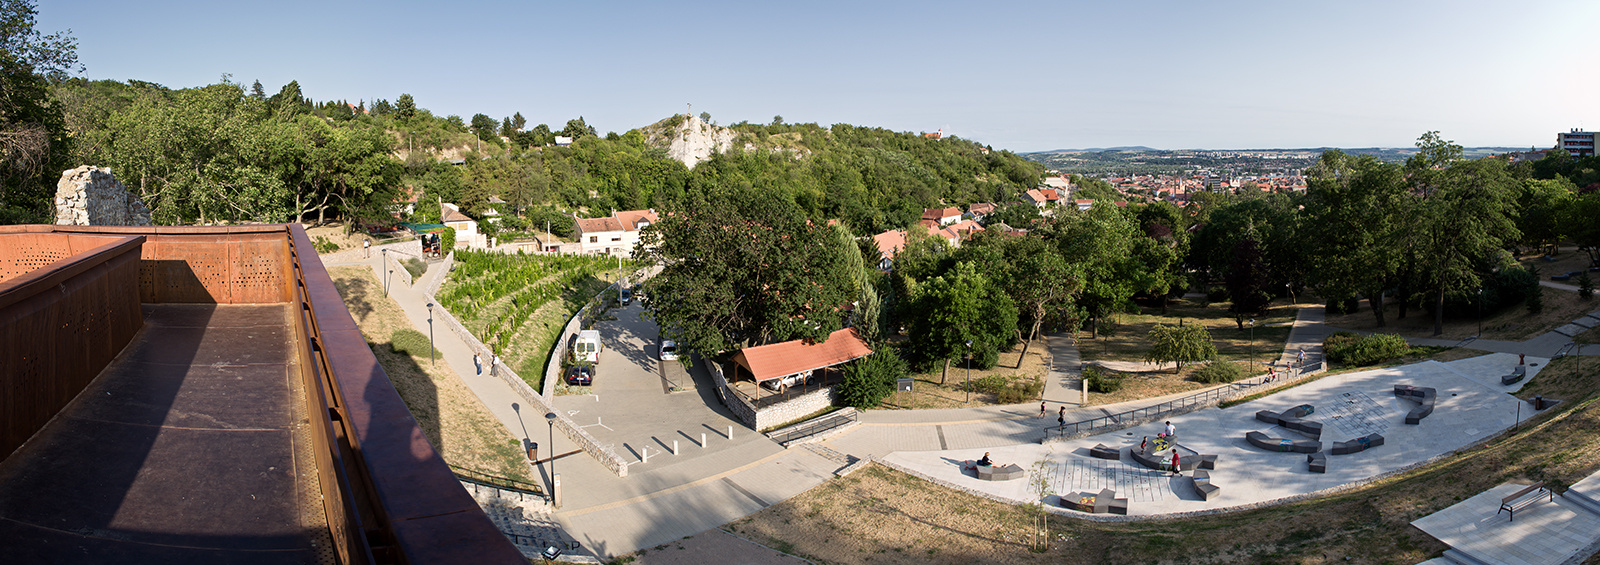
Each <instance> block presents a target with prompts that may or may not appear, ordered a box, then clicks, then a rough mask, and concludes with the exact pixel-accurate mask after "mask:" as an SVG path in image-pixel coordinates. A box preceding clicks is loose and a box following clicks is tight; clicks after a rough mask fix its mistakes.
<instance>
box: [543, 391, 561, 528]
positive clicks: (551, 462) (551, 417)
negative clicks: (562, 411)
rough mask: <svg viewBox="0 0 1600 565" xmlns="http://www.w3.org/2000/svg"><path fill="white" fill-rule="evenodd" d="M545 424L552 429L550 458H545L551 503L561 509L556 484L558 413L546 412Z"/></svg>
mask: <svg viewBox="0 0 1600 565" xmlns="http://www.w3.org/2000/svg"><path fill="white" fill-rule="evenodd" d="M544 422H545V424H548V425H549V428H550V456H549V457H547V458H545V465H546V467H547V468H548V469H549V471H550V503H551V504H555V505H556V506H558V507H559V506H561V505H560V504H557V503H556V482H555V481H556V413H555V412H545V413H544Z"/></svg>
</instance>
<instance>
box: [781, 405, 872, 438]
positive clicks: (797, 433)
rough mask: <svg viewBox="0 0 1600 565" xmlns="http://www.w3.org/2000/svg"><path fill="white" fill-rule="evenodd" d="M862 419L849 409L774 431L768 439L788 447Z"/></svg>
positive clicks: (858, 414)
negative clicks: (791, 443) (790, 444)
mask: <svg viewBox="0 0 1600 565" xmlns="http://www.w3.org/2000/svg"><path fill="white" fill-rule="evenodd" d="M860 419H861V414H860V413H859V412H856V411H855V410H853V409H848V408H847V409H844V410H840V411H838V412H834V413H832V414H828V415H826V416H823V417H821V418H816V419H814V420H811V421H808V422H802V423H800V424H795V425H793V426H789V427H787V428H784V429H781V430H777V431H774V432H772V433H769V434H767V437H768V438H770V439H772V441H775V442H778V444H780V445H788V444H789V443H790V442H794V441H798V440H802V439H805V438H808V437H811V436H814V435H818V434H824V433H827V432H829V431H832V430H836V429H839V428H842V427H844V426H847V425H850V424H853V423H856V422H857V421H860Z"/></svg>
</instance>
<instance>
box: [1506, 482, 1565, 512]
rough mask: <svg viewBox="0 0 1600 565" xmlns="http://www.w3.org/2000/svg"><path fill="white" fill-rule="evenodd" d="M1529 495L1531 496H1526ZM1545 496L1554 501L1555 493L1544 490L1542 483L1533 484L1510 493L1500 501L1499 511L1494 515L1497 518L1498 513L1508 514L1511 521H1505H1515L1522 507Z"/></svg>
mask: <svg viewBox="0 0 1600 565" xmlns="http://www.w3.org/2000/svg"><path fill="white" fill-rule="evenodd" d="M1530 494H1531V495H1533V496H1528V495H1530ZM1545 496H1548V497H1549V498H1550V502H1555V501H1556V493H1555V492H1554V491H1551V490H1550V489H1547V488H1544V481H1539V482H1537V483H1533V484H1531V485H1528V486H1527V487H1525V488H1523V489H1522V490H1519V491H1517V492H1514V493H1511V495H1510V496H1507V497H1505V498H1502V499H1500V510H1499V511H1497V512H1495V513H1494V515H1496V516H1499V515H1500V512H1510V513H1511V519H1510V520H1507V521H1514V520H1516V519H1517V511H1518V510H1521V509H1522V508H1523V507H1524V506H1527V505H1529V504H1533V503H1535V502H1538V501H1539V498H1540V497H1545Z"/></svg>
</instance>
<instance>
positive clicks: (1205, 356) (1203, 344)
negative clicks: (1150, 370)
mask: <svg viewBox="0 0 1600 565" xmlns="http://www.w3.org/2000/svg"><path fill="white" fill-rule="evenodd" d="M1149 339H1150V343H1151V346H1150V351H1148V352H1145V354H1144V361H1145V362H1146V363H1151V364H1157V365H1159V364H1162V363H1176V364H1177V367H1176V368H1175V369H1174V370H1173V372H1174V373H1176V372H1179V371H1182V370H1183V364H1184V363H1186V362H1188V363H1194V362H1199V361H1209V360H1212V359H1216V358H1217V348H1216V346H1215V345H1212V344H1211V333H1210V332H1207V331H1206V329H1205V328H1204V327H1201V326H1200V325H1198V324H1196V325H1184V323H1183V322H1182V321H1181V320H1180V321H1179V322H1178V325H1176V326H1169V325H1166V324H1156V327H1155V328H1154V329H1151V330H1150V334H1149Z"/></svg>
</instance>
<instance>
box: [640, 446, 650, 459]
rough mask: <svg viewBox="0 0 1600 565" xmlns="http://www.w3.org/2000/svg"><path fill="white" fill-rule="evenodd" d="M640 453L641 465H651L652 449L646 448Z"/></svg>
mask: <svg viewBox="0 0 1600 565" xmlns="http://www.w3.org/2000/svg"><path fill="white" fill-rule="evenodd" d="M639 453H640V457H639V462H640V463H649V462H650V448H648V447H646V448H643V449H640V450H639Z"/></svg>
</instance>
